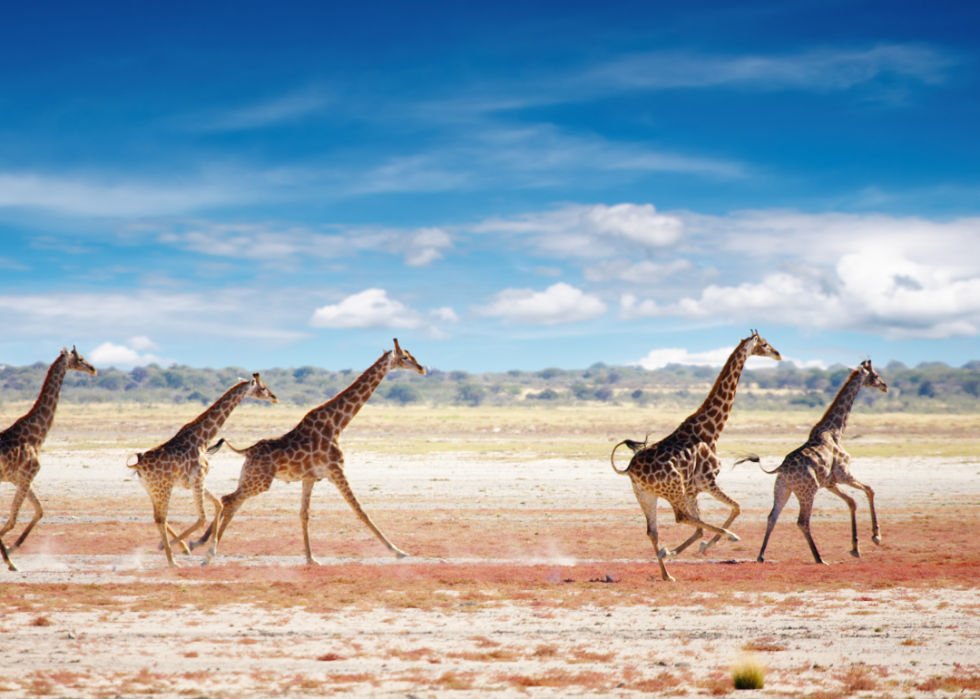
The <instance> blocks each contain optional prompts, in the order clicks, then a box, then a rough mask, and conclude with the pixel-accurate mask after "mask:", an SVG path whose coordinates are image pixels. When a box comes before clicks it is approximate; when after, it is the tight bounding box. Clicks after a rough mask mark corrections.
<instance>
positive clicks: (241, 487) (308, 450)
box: [194, 340, 425, 565]
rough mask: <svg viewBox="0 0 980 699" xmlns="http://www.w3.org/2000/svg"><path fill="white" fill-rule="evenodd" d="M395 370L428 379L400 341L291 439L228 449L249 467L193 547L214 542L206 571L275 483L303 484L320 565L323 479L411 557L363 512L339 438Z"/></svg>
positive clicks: (306, 533)
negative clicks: (243, 515) (315, 516)
mask: <svg viewBox="0 0 980 699" xmlns="http://www.w3.org/2000/svg"><path fill="white" fill-rule="evenodd" d="M395 369H409V370H412V371H415V372H417V373H419V374H422V375H425V369H424V368H423V367H422V365H421V364H419V363H418V362H417V361H416V360H415V357H413V356H412V355H411V354H409V353H408V352H407V351H405V350H403V349H402V348H401V347H400V346H399V345H398V340H395V349H393V350H388V351H387V352H385V353H384V354H382V355H381V358H380V359H378V361H376V362H375V363H374V364H373V365H372V366H371V367H369V368H368V369H367V370H366V371H365V372H364V373H363V374H361V375H360V376H359V377H358V378H357V379H356V380H355V381H354V383H352V384H351V385H350V386H348V387H347V388H346V389H344V390H343V391H342V392H341V393H339V394H337V395H336V396H334V397H333V398H331V399H330V400H329V401H327V402H326V403H324V404H323V405H321V406H319V407H316V408H314V409H313V410H311V411H310V412H309V413H307V414H306V416H305V417H304V418H303V419H302V420H300V422H299V424H298V425H296V427H294V428H293V429H292V430H291V431H290V432H288V433H287V434H285V435H283V436H282V437H279V438H277V439H263V440H261V441H260V442H257V443H256V444H254V445H252V446H250V447H248V448H247V449H235V448H234V447H232V446H231V445H230V444H229V445H228V446H229V448H231V449H232V451H234V452H235V453H237V454H244V455H245V463H244V464H242V472H241V475H240V477H239V479H238V489H237V490H235V492H233V493H229V494H228V495H225V496H224V497H222V498H221V504H222V509H221V511H220V512H218V514H217V516H215V518H214V522H212V524H211V526H210V527H208V530H207V531H206V532H205V533H204V536H203V537H201V539H200V541H197V542H195V543H194V546H199V545H200V544H203V543H205V542H206V541H207V540H208V538H209V537H210V538H211V549H210V550H209V551H208V553H207V556H206V558H205V560H204V565H208V564H209V563H210V562H211V560H212V559H213V558H214V557H215V555H217V553H218V542H219V541H221V537H222V536H223V535H224V533H225V529H227V528H228V524H229V523H230V522H231V519H232V517H234V516H235V513H236V512H238V510H239V508H240V507H241V506H242V505H243V504H244V502H245V500H247V499H248V498H251V497H255V496H256V495H258V494H260V493H264V492H265V491H266V490H268V489H269V487H270V486H271V485H272V480H273V479H274V478H278V479H279V480H282V481H286V482H287V483H292V482H295V481H302V482H303V495H302V501H301V505H300V512H299V518H300V522H301V523H302V525H303V542H304V544H305V546H306V562H307V563H309V564H310V565H319V563H318V562H317V560H316V559H315V558H314V557H313V551H312V549H311V548H310V529H309V520H310V495H311V494H312V493H313V486H314V485H315V484H316V483H317V481H321V480H323V479H324V478H328V479H330V481H332V482H333V484H334V485H335V486H337V489H338V490H340V493H341V495H343V496H344V499H345V500H346V501H347V504H348V505H350V506H351V508H352V509H353V510H354V513H355V514H356V515H357V517H358V518H359V519H360V520H361V521H362V522H364V524H366V525H367V526H368V528H369V529H370V530H371V531H372V532H374V535H375V536H376V537H378V539H379V540H380V541H381V543H383V544H384V545H385V546H386V547H388V550H389V551H391V552H392V553H394V554H395V555H396V556H398V557H399V558H404V557H405V556H407V555H408V554H407V553H405V552H404V551H402V550H401V549H399V548H397V547H396V546H395V545H394V544H392V543H391V542H390V541H388V539H387V538H386V537H385V535H384V534H382V533H381V530H380V529H378V528H377V527H376V526H375V524H374V522H372V521H371V518H370V517H368V515H367V513H366V512H364V510H363V509H362V508H361V504H360V503H359V502H358V501H357V497H355V495H354V492H353V491H352V490H351V488H350V485H348V483H347V478H346V477H345V476H344V454H343V452H342V451H341V450H340V444H339V443H338V441H337V439H338V437H340V433H341V432H342V431H343V429H344V428H345V427H347V425H348V424H349V423H350V421H351V420H352V419H353V418H354V416H355V415H357V413H358V411H359V410H360V409H361V408H362V407H363V406H364V404H365V403H367V401H368V398H370V397H371V394H373V393H374V390H375V389H376V388H377V387H378V385H379V384H380V383H381V380H382V379H384V377H385V376H386V375H387V374H388V372H389V371H394V370H395ZM222 444H227V442H225V440H223V439H221V440H219V441H218V442H217V443H216V444H215V445H214V446H213V447H212V448H211V449H209V450H208V453H209V454H213V453H215V452H217V451H218V449H220V448H221V445H222ZM212 532H213V536H212Z"/></svg>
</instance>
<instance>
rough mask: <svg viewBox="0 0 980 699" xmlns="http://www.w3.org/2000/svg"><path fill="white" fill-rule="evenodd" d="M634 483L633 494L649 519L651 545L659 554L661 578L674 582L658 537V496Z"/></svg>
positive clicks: (648, 532) (648, 527)
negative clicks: (665, 563) (665, 562)
mask: <svg viewBox="0 0 980 699" xmlns="http://www.w3.org/2000/svg"><path fill="white" fill-rule="evenodd" d="M632 482H633V492H634V493H635V494H636V500H637V502H639V503H640V509H641V510H643V514H644V516H646V519H647V536H648V537H650V543H652V544H653V550H654V551H656V552H657V563H658V564H659V565H660V577H661V578H662V579H663V580H664V581H668V582H674V578H673V577H672V576H671V574H670V573H668V572H667V566H665V565H664V552H663V551H662V550H661V549H660V542H659V539H658V536H657V496H656V494H654V493H650V492H648V491H646V490H644V489H643V488H642V487H640V486H638V485H637V484H636V481H632Z"/></svg>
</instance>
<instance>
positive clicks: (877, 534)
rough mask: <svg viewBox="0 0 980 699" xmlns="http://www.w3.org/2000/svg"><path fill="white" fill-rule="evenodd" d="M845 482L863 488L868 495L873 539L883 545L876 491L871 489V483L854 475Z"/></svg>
mask: <svg viewBox="0 0 980 699" xmlns="http://www.w3.org/2000/svg"><path fill="white" fill-rule="evenodd" d="M844 484H845V485H849V486H851V487H852V488H857V489H858V490H863V491H864V494H865V495H867V496H868V506H869V507H870V508H871V540H872V541H873V542H875V544H877V545H878V546H881V530H880V529H878V514H877V513H876V512H875V491H873V490H872V489H871V486H870V485H865V484H864V483H862V482H861V481H859V480H857V479H856V478H854V477H853V476H852V477H851V478H850V480H848V481H845V482H844Z"/></svg>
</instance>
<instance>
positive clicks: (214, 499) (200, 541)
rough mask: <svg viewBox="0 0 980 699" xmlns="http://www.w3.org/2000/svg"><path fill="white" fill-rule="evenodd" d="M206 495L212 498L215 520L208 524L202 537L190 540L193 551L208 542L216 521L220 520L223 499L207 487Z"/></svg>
mask: <svg viewBox="0 0 980 699" xmlns="http://www.w3.org/2000/svg"><path fill="white" fill-rule="evenodd" d="M204 495H205V496H207V498H208V500H210V501H211V504H212V505H213V506H214V520H213V521H212V522H211V524H209V525H208V528H207V529H205V530H204V533H203V534H202V535H201V538H200V539H198V540H197V541H192V542H189V543H190V547H191V551H193V550H194V549H196V548H197V547H198V546H201V545H203V544H206V543H207V542H208V539H210V538H211V532H213V531H214V527H215V523H216V522H217V521H218V517H219V516H220V515H221V509H222V505H221V500H219V499H218V498H217V497H215V495H214V493H212V492H211V491H210V490H208V489H207V487H205V488H204Z"/></svg>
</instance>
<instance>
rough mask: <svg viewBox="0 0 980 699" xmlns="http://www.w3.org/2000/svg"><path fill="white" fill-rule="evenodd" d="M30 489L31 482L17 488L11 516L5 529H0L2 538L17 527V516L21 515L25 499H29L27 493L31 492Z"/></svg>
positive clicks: (11, 505) (11, 504) (5, 524)
mask: <svg viewBox="0 0 980 699" xmlns="http://www.w3.org/2000/svg"><path fill="white" fill-rule="evenodd" d="M30 488H31V484H30V482H28V483H21V484H20V485H18V486H17V490H15V491H14V498H13V500H12V501H11V502H10V516H9V517H7V521H6V522H5V523H4V525H3V528H2V529H0V537H2V536H3V535H4V534H6V533H7V532H9V531H10V530H11V529H13V528H14V527H15V526H16V524H17V515H18V514H19V513H20V507H21V505H23V504H24V498H26V497H27V492H28V491H29V490H30Z"/></svg>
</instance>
